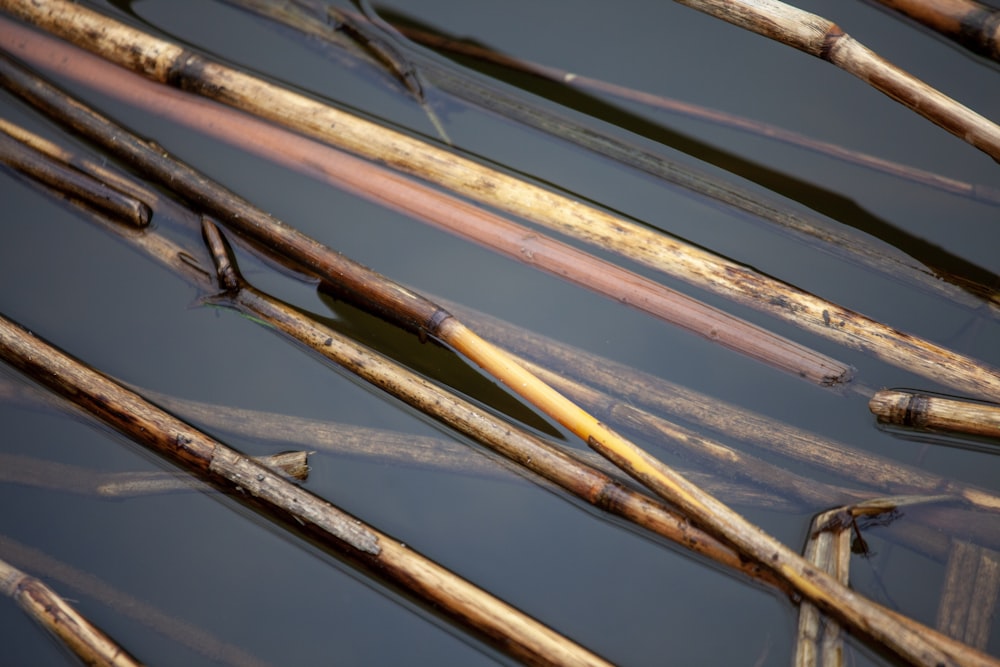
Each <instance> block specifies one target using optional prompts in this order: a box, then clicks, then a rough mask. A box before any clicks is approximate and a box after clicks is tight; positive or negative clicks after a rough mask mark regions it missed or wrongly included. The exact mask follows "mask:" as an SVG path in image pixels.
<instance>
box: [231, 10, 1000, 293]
mask: <svg viewBox="0 0 1000 667" xmlns="http://www.w3.org/2000/svg"><path fill="white" fill-rule="evenodd" d="M227 1H228V2H230V3H231V4H235V5H237V6H239V7H242V8H244V9H247V10H250V11H253V12H256V13H258V14H259V15H262V16H265V17H267V18H269V19H271V20H273V21H277V22H279V23H281V24H282V25H286V26H289V27H292V28H293V29H296V30H299V31H300V32H303V33H304V34H306V35H309V36H310V37H312V38H318V39H321V40H323V41H325V42H327V43H340V42H339V41H338V40H340V34H339V33H338V32H337V31H331V29H330V27H329V25H328V23H327V22H326V21H325V20H324V19H323V9H322V7H323V5H322V3H317V4H319V5H320V6H319V7H311V8H310V10H309V11H307V10H306V9H304V8H302V7H301V5H306V4H308V3H305V2H301V1H300V2H297V3H296V4H295V5H287V4H286V5H280V6H279V5H276V4H274V3H272V2H266V1H265V0H227ZM357 20H360V21H363V20H364V18H363V17H361V16H357ZM401 30H403V29H402V28H401ZM404 32H406V31H405V30H404ZM407 34H410V33H409V32H407ZM470 48H476V47H470ZM355 50H356V49H355ZM411 51H412V52H411V53H409V54H408V56H409V57H410V58H411V59H412V60H413V62H414V63H415V64H414V67H415V68H416V69H417V71H419V72H420V74H421V76H422V77H425V78H426V79H427V80H428V81H430V82H431V84H432V85H433V86H434V87H435V88H437V89H438V90H440V91H441V92H444V93H447V94H449V95H453V96H456V97H458V98H460V99H462V100H466V101H469V102H472V103H474V104H476V105H478V106H480V107H482V108H484V109H489V110H490V111H493V112H495V113H498V114H501V115H503V116H504V117H505V118H508V119H511V120H515V121H518V122H521V123H523V124H525V125H528V126H530V127H533V128H536V129H538V130H541V131H543V132H548V133H550V134H553V135H555V136H558V137H560V138H563V139H566V140H568V141H572V142H574V143H576V144H577V145H580V146H582V147H584V148H587V149H589V150H592V151H594V152H596V153H598V154H600V155H604V156H606V157H609V158H612V159H615V160H618V161H619V162H621V163H623V164H626V165H628V166H631V167H634V168H636V169H640V170H642V171H645V172H646V173H649V174H651V175H653V176H655V177H657V178H660V179H663V180H664V181H666V182H668V183H672V184H674V185H677V186H679V187H682V188H685V189H687V190H689V191H691V192H693V193H695V194H697V195H699V196H702V197H705V198H708V199H710V200H712V201H714V202H720V203H722V204H723V205H725V206H727V207H730V208H732V209H734V210H737V211H741V212H744V213H747V214H750V215H751V216H754V217H759V218H761V219H763V220H766V221H768V222H771V223H773V224H774V225H775V226H776V227H777V228H778V229H780V230H782V231H785V232H786V233H790V234H792V235H794V236H795V237H797V238H799V239H802V240H805V241H806V242H809V243H812V244H816V243H817V242H818V247H819V248H820V249H822V250H823V251H825V252H829V253H831V254H833V255H834V256H837V257H839V258H842V259H845V260H847V261H850V262H853V263H855V264H859V265H861V266H864V267H866V268H869V269H872V270H875V271H878V272H883V273H887V274H888V275H890V276H892V277H893V278H895V279H897V280H901V281H903V282H905V283H907V284H916V285H918V286H919V287H920V288H921V289H923V290H925V291H927V292H930V293H933V294H938V295H941V296H943V297H945V298H948V299H951V300H954V301H956V302H958V303H962V304H965V305H967V306H969V307H976V306H979V305H981V304H982V303H983V301H984V300H985V301H986V303H987V304H989V305H990V308H991V309H993V310H995V309H996V308H998V307H1000V295H998V294H997V292H996V291H995V290H992V289H990V288H988V287H986V286H985V284H986V283H988V281H987V280H986V277H985V276H984V277H983V278H982V279H980V281H979V282H980V284H976V283H974V282H972V281H969V280H966V279H959V278H952V277H951V276H950V275H949V272H947V271H941V270H936V269H935V270H933V271H930V270H928V268H927V267H926V266H924V265H922V264H920V263H918V262H915V261H914V260H913V258H911V257H909V256H908V255H906V254H905V253H902V252H900V251H898V250H897V249H896V248H894V247H893V246H891V245H888V244H881V245H879V246H873V245H871V244H870V240H866V239H861V238H857V237H855V236H851V235H849V234H846V233H844V232H843V231H842V230H841V229H840V228H839V227H835V226H832V225H830V224H829V222H828V221H826V220H825V219H822V218H820V217H819V216H816V215H813V214H810V213H808V212H799V211H793V210H791V209H790V208H789V207H788V206H787V205H785V204H783V203H781V202H779V201H777V200H773V199H772V198H769V197H767V195H762V194H760V193H756V192H750V191H748V190H746V189H744V188H740V187H738V186H736V185H734V184H732V183H726V182H723V181H721V180H720V179H718V178H717V177H715V176H713V175H711V174H709V173H707V172H700V171H697V170H695V169H694V168H692V167H690V166H687V165H681V164H676V163H673V162H670V161H669V160H667V158H665V157H663V156H660V155H658V154H653V153H649V152H648V151H645V150H644V149H642V148H640V147H638V146H631V145H625V144H623V142H622V140H620V139H618V138H616V137H615V136H611V135H608V134H606V133H603V132H601V130H600V128H597V127H593V128H591V127H582V126H580V127H577V124H578V121H576V120H575V119H574V118H572V117H570V116H566V117H555V116H553V115H552V114H551V112H549V111H547V110H546V109H545V108H541V107H535V106H533V105H531V104H529V103H528V102H526V101H524V100H521V99H519V98H515V97H514V96H512V95H510V94H508V93H506V92H505V91H504V90H502V89H496V87H494V88H490V87H488V86H486V85H484V84H483V83H481V82H479V81H478V80H477V79H476V78H475V77H472V76H469V75H465V74H463V72H462V71H461V70H457V69H456V68H454V67H447V66H445V65H442V64H441V63H439V62H438V61H437V60H435V59H432V58H427V57H425V56H422V54H421V53H420V52H419V51H417V50H412V49H411ZM359 57H362V58H363V57H364V54H363V53H362V54H360V56H359ZM512 61H513V59H510V58H503V60H502V62H503V63H504V64H505V65H508V66H514V65H512ZM513 62H517V61H513ZM531 67H532V68H534V69H531V70H530V71H532V72H534V73H538V71H537V68H538V67H539V66H531ZM540 71H542V72H545V73H547V74H548V75H549V76H551V77H552V78H553V80H557V81H559V82H565V83H567V84H571V85H578V84H581V83H583V82H584V81H585V80H586V81H590V80H587V79H585V77H580V76H577V75H574V74H567V73H558V72H556V71H552V70H551V68H541V70H540ZM597 83H600V82H595V84H594V85H597ZM610 85H611V84H604V86H605V87H607V86H610ZM618 92H622V91H620V90H619V91H618ZM647 97H655V96H647ZM644 101H646V102H650V101H651V100H649V99H644ZM675 104H676V103H675ZM688 106H690V105H688ZM717 116H718V114H716V116H713V117H714V118H715V120H716V121H717V122H718V121H719V120H721V119H720V118H718V117H717ZM730 122H735V120H733V119H730ZM748 124H749V123H748V121H745V120H743V121H742V123H738V125H739V126H740V127H742V128H744V129H746V127H747V126H748ZM758 129H762V130H763V131H766V132H767V133H768V134H769V135H774V136H775V138H785V139H791V137H792V134H791V133H789V132H787V131H784V130H781V129H780V128H773V127H767V128H758ZM817 143H819V142H814V143H813V144H812V145H813V147H814V148H817V147H818V146H817ZM838 150H839V153H838ZM827 151H828V152H831V151H832V152H834V153H835V154H838V155H839V156H840V157H842V158H846V157H847V156H851V155H854V154H853V153H852V152H850V151H846V150H844V149H842V148H839V147H835V146H829V147H828V148H827ZM298 164H299V167H298V168H299V169H303V168H307V167H308V166H311V165H313V164H315V162H314V161H312V160H304V161H302V162H300V163H298ZM866 165H867V166H870V167H873V168H878V167H880V168H882V169H888V170H889V171H890V172H891V173H894V174H895V175H897V176H903V175H906V176H909V177H911V178H916V179H917V180H918V181H920V182H924V183H928V184H932V185H933V186H935V187H943V188H945V189H947V190H949V191H951V192H953V193H958V194H964V195H966V196H971V197H973V198H977V199H979V200H981V201H992V202H993V203H997V204H1000V192H998V191H996V190H993V189H990V188H988V187H985V186H978V185H976V186H973V185H969V184H966V183H958V182H955V181H951V180H950V179H945V178H944V177H941V176H937V175H934V174H920V173H913V172H912V170H911V169H910V168H907V167H903V166H901V165H892V164H891V163H888V162H886V161H878V160H877V159H875V158H870V159H868V160H867V162H866ZM976 268H978V267H976ZM942 278H943V279H942Z"/></svg>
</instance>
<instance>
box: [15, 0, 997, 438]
mask: <svg viewBox="0 0 1000 667" xmlns="http://www.w3.org/2000/svg"><path fill="white" fill-rule="evenodd" d="M770 4H771V2H770V0H769V2H768V5H769V6H770ZM12 5H13V6H12ZM0 6H3V7H6V8H7V10H8V11H10V12H13V13H15V14H16V15H18V16H21V17H22V18H24V19H26V20H28V21H31V22H35V23H39V24H42V25H44V26H46V27H47V29H49V30H51V31H53V32H55V33H56V34H59V35H60V36H62V37H64V38H66V39H70V40H72V41H74V42H75V43H77V44H78V45H80V46H83V47H84V48H86V49H88V50H90V51H93V52H95V53H98V54H100V55H101V56H103V57H106V58H108V59H110V60H112V61H116V62H118V63H119V64H121V65H123V66H126V67H129V68H131V69H134V70H135V71H138V72H140V73H142V74H144V75H145V76H147V77H150V78H152V79H153V80H155V81H160V82H169V83H171V84H174V85H177V86H181V87H184V88H186V89H190V90H191V91H193V92H196V93H199V94H202V95H215V96H217V97H220V100H221V101H223V102H225V103H227V104H232V105H240V106H241V107H242V108H244V109H246V110H248V111H251V112H253V113H256V114H259V115H261V116H263V117H265V118H268V119H270V120H273V121H275V122H277V123H279V124H285V125H289V126H294V127H295V128H296V129H298V130H300V131H302V132H304V133H307V134H310V135H312V136H316V137H319V138H322V139H324V140H326V141H329V142H331V143H334V144H336V145H339V146H341V147H343V148H345V149H347V150H350V151H352V152H356V153H360V154H363V155H367V156H369V157H371V158H373V159H375V160H377V161H382V162H385V163H386V164H388V165H390V166H392V167H394V168H398V169H401V170H404V171H408V172H411V173H414V174H416V175H418V176H420V177H422V178H427V179H430V180H434V181H436V182H438V183H440V184H441V185H443V186H445V187H449V188H452V189H455V190H457V191H459V192H462V193H463V194H465V195H468V196H470V197H472V198H474V199H477V200H479V201H482V202H483V203H487V204H490V205H492V206H496V207H498V208H500V209H502V210H507V211H510V212H513V213H516V214H519V215H524V216H525V217H527V218H529V219H531V220H533V221H535V222H538V223H539V224H542V225H546V226H550V227H552V228H555V229H559V230H560V231H563V232H565V233H568V234H571V235H574V236H577V237H579V238H581V239H583V240H586V241H588V242H594V243H597V244H599V245H601V246H602V247H605V248H607V249H609V250H613V251H615V252H621V253H624V254H627V255H629V256H630V257H632V258H633V259H636V260H637V261H640V262H643V263H646V264H648V265H649V266H651V267H653V268H656V269H658V270H662V271H666V272H668V273H671V274H674V275H676V276H677V277H679V278H681V279H683V280H686V281H688V282H691V283H692V284H695V285H698V286H700V287H704V288H706V289H708V290H710V291H713V292H717V293H720V294H722V295H724V296H727V297H729V298H731V299H733V300H736V301H738V302H741V303H745V304H747V305H750V306H752V307H756V308H758V309H760V310H763V311H765V312H768V313H771V314H773V315H776V316H778V317H781V318H783V319H786V320H788V321H790V322H792V323H794V324H796V325H798V326H801V327H803V328H805V329H807V330H809V331H811V332H813V333H816V334H819V335H822V336H824V337H828V338H831V339H833V340H836V341H837V342H839V343H841V344H843V345H846V346H848V347H851V348H854V349H860V350H863V351H866V352H868V353H871V354H873V355H875V356H876V357H877V358H879V359H881V360H883V361H886V362H888V363H891V364H894V365H897V366H900V367H902V368H905V369H906V370H908V371H911V372H915V373H918V374H922V375H924V376H926V377H928V378H931V379H933V380H934V381H936V382H942V383H945V384H949V385H951V386H953V387H955V388H957V389H959V390H961V391H963V392H967V393H970V394H973V395H977V396H984V397H991V396H993V397H1000V371H997V370H996V369H993V368H989V367H987V366H985V365H984V364H982V363H981V362H978V361H976V360H974V359H972V358H969V357H967V356H965V355H961V354H958V353H956V352H953V351H951V350H948V349H946V348H943V347H941V346H939V345H936V344H934V343H931V342H930V341H927V340H924V339H921V338H919V337H916V336H913V335H910V334H904V333H901V332H899V331H898V330H896V329H893V328H892V327H889V326H887V325H885V324H882V323H880V322H876V321H874V320H872V319H870V318H868V317H865V316H863V315H860V314H858V313H855V312H853V311H850V310H848V309H846V308H843V307H841V306H838V305H836V304H833V303H831V302H829V301H826V300H824V299H821V298H819V297H816V296H814V295H812V294H809V293H807V292H804V291H802V290H800V289H798V288H795V287H793V286H791V285H788V284H786V283H782V282H781V281H778V280H775V279H772V278H770V277H767V276H764V275H762V274H760V273H757V272H756V271H753V270H751V269H749V268H748V267H745V266H742V265H739V264H736V263H734V262H731V261H729V260H726V259H724V258H721V257H719V256H717V255H714V254H712V253H709V252H706V251H704V250H702V249H699V248H696V247H694V246H691V245H689V244H685V243H682V242H680V241H678V240H675V239H670V238H668V237H666V236H664V235H662V234H658V233H655V232H653V231H651V230H649V229H648V228H646V227H643V226H641V225H638V224H636V223H633V222H630V221H627V220H625V219H623V218H619V217H616V216H612V215H610V214H608V213H605V212H604V211H601V210H598V209H595V208H593V207H591V206H587V205H584V204H582V203H580V202H578V201H574V200H571V199H568V198H566V197H564V196H561V195H558V194H556V193H554V192H550V191H548V190H544V189H542V188H540V187H538V186H534V185H530V184H527V183H524V182H523V181H521V180H519V179H516V178H514V177H512V176H509V175H507V174H503V173H501V172H498V171H496V170H493V169H489V168H486V167H484V166H482V165H480V164H478V163H475V162H473V161H471V160H468V159H465V158H461V157H459V156H456V155H454V154H452V153H450V152H447V151H444V150H441V149H438V148H435V147H433V146H430V145H428V144H426V143H424V142H421V141H419V140H417V139H414V138H412V137H409V136H406V135H403V134H400V133H398V132H394V131H391V130H387V129H385V128H382V127H379V126H377V125H375V124H373V123H371V122H369V121H366V120H363V119H360V118H357V117H355V116H352V115H350V114H347V113H345V112H343V111H340V110H337V109H334V108H332V107H329V106H326V105H323V104H320V103H318V102H316V101H315V100H312V99H310V98H307V97H305V96H302V95H298V94H296V93H293V92H290V91H288V90H284V89H282V88H280V87H278V86H275V85H273V84H270V83H267V82H265V81H262V80H260V79H257V78H255V77H252V76H249V75H247V74H245V73H242V72H239V71H237V70H235V69H233V68H230V67H228V66H225V65H222V64H220V63H217V62H214V61H212V60H210V59H208V58H205V57H202V56H196V55H193V54H191V53H190V52H188V51H186V50H184V49H182V48H181V47H179V46H177V45H175V44H171V43H169V42H165V41H163V40H160V39H157V38H155V37H151V36H150V35H147V34H145V33H143V32H141V31H138V30H135V29H133V28H130V27H128V26H125V25H123V24H120V23H118V22H115V21H113V20H111V19H109V18H107V17H104V16H102V15H100V14H98V13H95V12H92V11H90V10H87V9H84V8H83V7H81V6H80V5H76V4H72V3H67V2H65V0H44V1H41V2H38V3H35V4H33V5H31V6H27V5H21V4H18V3H14V2H11V1H10V0H3V2H0ZM98 35H99V36H100V38H97V37H96V36H98ZM222 92H224V95H223V94H222ZM80 122H81V123H82V122H83V121H82V120H81V121H80ZM131 148H134V147H132V146H124V145H121V146H116V147H109V150H112V151H114V152H116V153H117V154H119V155H124V154H126V153H128V152H129V149H131ZM142 150H144V151H148V147H146V146H144V145H143V146H142ZM151 158H152V156H149V157H147V158H144V159H145V160H146V161H147V162H151ZM167 178H171V180H172V177H167ZM183 194H184V195H185V196H187V197H191V198H193V200H194V201H198V202H199V203H201V204H202V205H204V206H206V207H209V210H210V211H212V212H213V213H215V214H217V215H218V216H219V218H220V221H222V222H223V223H225V224H228V225H233V226H234V228H237V227H238V228H240V229H241V233H243V234H247V235H249V236H253V237H256V238H258V240H260V241H261V242H263V243H271V244H273V245H274V247H276V248H279V249H281V252H282V254H287V251H285V250H284V249H285V248H289V247H292V246H293V245H294V244H293V243H291V242H290V240H291V237H293V236H294V235H295V232H294V230H291V231H290V230H288V229H284V228H278V229H277V230H274V229H272V230H271V231H266V230H265V228H264V226H263V225H260V224H256V223H253V222H251V221H250V220H248V219H246V218H245V217H244V216H243V215H242V214H240V215H239V217H233V216H232V215H231V214H229V213H226V212H225V211H218V210H217V209H216V208H212V207H217V206H218V204H217V203H216V201H217V199H216V198H214V197H212V198H206V197H205V194H204V193H203V192H202V193H200V194H199V193H194V192H186V193H183ZM265 235H266V236H270V237H271V238H270V240H269V241H267V240H264V236H265ZM319 252H320V250H319V249H318V248H316V247H315V245H312V246H311V249H310V250H309V251H308V253H307V254H308V255H309V256H308V257H306V256H301V257H293V259H294V260H295V261H297V262H299V263H300V264H301V265H303V266H304V267H307V268H309V269H310V270H312V271H314V272H315V273H316V274H318V275H321V274H323V273H326V272H327V270H328V269H331V268H333V267H332V266H330V265H327V266H325V267H323V268H322V269H321V268H319V266H318V265H317V263H321V262H319V260H320V256H319V254H318V253H319ZM310 265H316V266H310ZM339 273H341V270H340V269H336V270H334V271H332V274H334V275H338V274H339ZM349 289H355V287H353V286H352V287H350V288H349ZM404 306H405V307H407V308H408V309H409V310H410V312H411V315H409V316H407V318H406V321H405V322H400V324H403V325H405V326H407V327H409V328H411V329H425V330H426V331H427V332H428V333H430V334H432V335H436V336H438V337H441V338H442V339H444V338H446V337H447V338H448V340H446V342H448V343H449V344H450V345H453V346H454V347H456V348H457V349H460V350H461V351H462V352H463V353H465V354H467V356H469V358H471V359H473V360H474V361H475V362H476V363H478V364H479V365H481V366H483V367H484V368H487V370H488V371H489V372H496V371H501V370H502V369H504V368H509V366H507V364H505V363H499V362H500V360H499V359H498V358H497V357H496V355H495V354H494V352H495V351H489V352H486V351H485V348H483V349H484V353H483V354H478V353H476V352H474V351H472V349H471V348H482V341H481V339H479V338H478V336H475V335H474V334H473V333H472V332H470V331H467V330H465V329H464V327H462V326H461V324H460V323H459V322H458V321H457V320H455V319H454V318H447V319H444V320H441V319H440V318H442V317H444V313H439V312H438V311H437V309H436V308H434V307H433V304H430V303H427V302H420V301H419V300H414V299H413V295H412V294H402V293H399V292H396V291H392V290H390V291H388V292H382V293H381V294H380V295H379V296H378V297H377V298H376V299H375V300H374V301H372V300H369V304H368V307H372V308H374V309H375V310H377V311H380V312H383V313H388V312H392V311H398V310H399V309H400V308H402V307H404ZM414 311H419V312H414ZM434 318H437V319H434ZM467 348H468V349H467ZM526 381H527V380H526ZM529 384H534V383H532V382H530V381H529ZM510 386H511V387H512V388H513V389H514V390H515V391H519V389H518V388H519V387H521V386H522V384H521V382H520V381H518V382H515V383H511V385H510ZM550 398H553V397H550ZM543 402H544V403H545V405H546V406H547V407H544V408H542V411H543V412H548V409H552V408H555V407H556V405H557V404H560V405H561V406H562V407H563V408H566V409H568V410H572V408H571V407H570V406H568V405H566V404H565V403H563V402H562V401H559V400H557V399H553V400H548V399H545V400H544V401H543ZM578 416H580V417H582V416H581V415H578ZM556 419H557V420H560V419H559V418H556ZM560 421H561V420H560ZM568 421H571V422H575V423H577V424H583V423H588V424H589V428H592V429H596V430H601V428H600V425H599V424H596V423H595V422H593V421H592V420H587V419H584V420H583V421H582V422H577V421H576V420H568ZM564 425H566V426H567V428H570V430H575V427H572V426H569V424H567V423H564ZM589 428H588V429H587V430H589ZM578 435H580V434H579V433H578ZM589 435H590V434H586V435H581V437H583V438H584V439H585V440H586V439H588V438H589ZM603 438H604V439H609V438H610V439H611V440H613V439H614V436H613V435H611V434H604V435H603ZM597 439H598V440H602V438H600V437H599V438H597Z"/></svg>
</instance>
